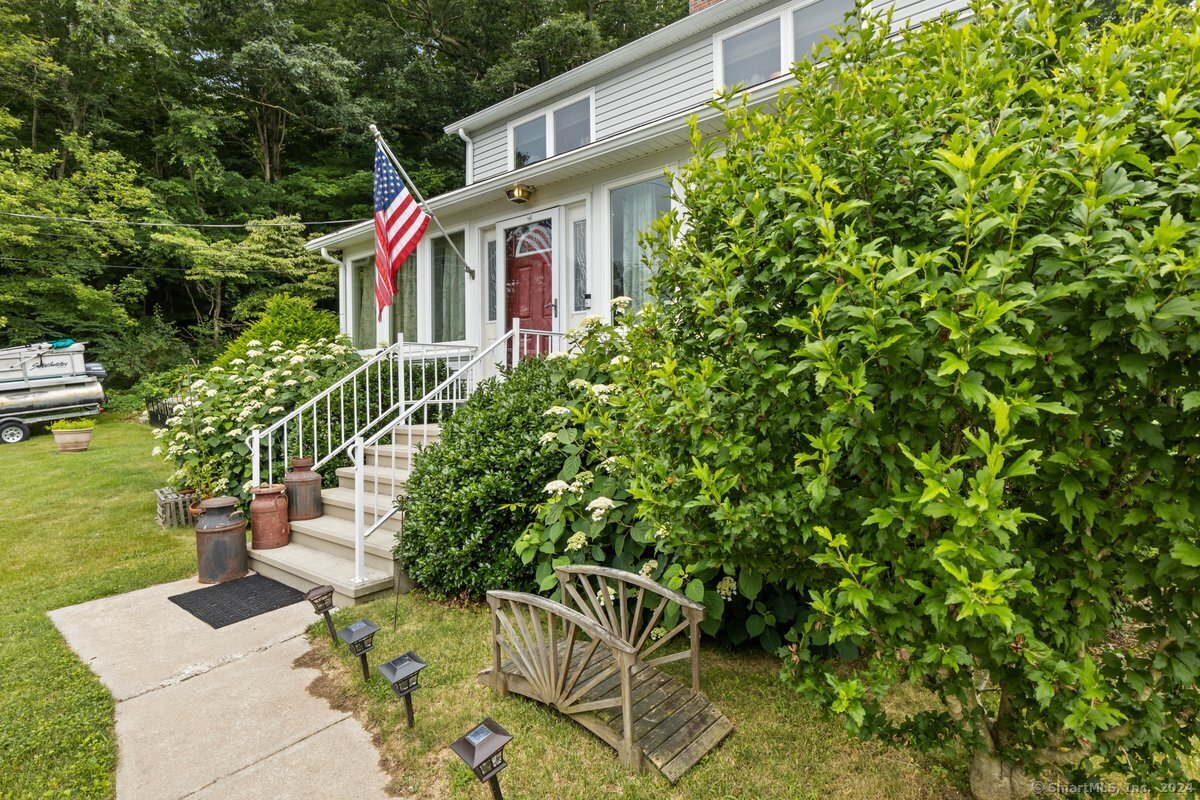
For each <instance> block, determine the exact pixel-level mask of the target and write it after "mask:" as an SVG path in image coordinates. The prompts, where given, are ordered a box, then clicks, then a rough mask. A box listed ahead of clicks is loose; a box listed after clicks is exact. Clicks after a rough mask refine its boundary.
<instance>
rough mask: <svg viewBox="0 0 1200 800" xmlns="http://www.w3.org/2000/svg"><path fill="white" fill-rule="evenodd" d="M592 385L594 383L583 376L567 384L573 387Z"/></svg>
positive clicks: (579, 387)
mask: <svg viewBox="0 0 1200 800" xmlns="http://www.w3.org/2000/svg"><path fill="white" fill-rule="evenodd" d="M591 385H592V384H591V382H590V381H587V380H584V379H583V378H575V379H574V380H572V381H571V382H570V383H568V384H567V386H570V387H571V388H572V389H585V388H587V387H589V386H591Z"/></svg>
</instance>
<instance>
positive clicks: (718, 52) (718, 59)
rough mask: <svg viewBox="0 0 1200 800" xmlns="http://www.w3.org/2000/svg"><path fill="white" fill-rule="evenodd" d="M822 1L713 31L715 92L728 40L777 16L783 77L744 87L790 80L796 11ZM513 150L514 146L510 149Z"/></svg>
mask: <svg viewBox="0 0 1200 800" xmlns="http://www.w3.org/2000/svg"><path fill="white" fill-rule="evenodd" d="M819 2H822V0H801V2H798V3H789V4H787V5H786V6H782V7H781V8H777V9H775V10H774V11H768V12H766V13H763V14H759V15H757V16H755V17H752V18H750V19H748V20H746V21H745V22H743V23H742V24H741V25H738V26H737V27H734V28H728V29H726V30H723V31H721V32H720V33H716V34H713V91H715V92H722V91H724V90H725V89H727V88H728V86H727V84H726V83H725V74H724V73H725V40H726V39H729V38H731V37H734V36H737V35H738V34H739V33H745V32H746V31H748V30H751V29H753V28H757V27H758V26H759V25H762V24H764V23H766V22H770V21H771V20H773V19H775V20H778V21H779V57H780V60H781V61H782V63H781V64H780V65H779V73H780V74H779V77H777V78H772V79H770V80H768V81H763V82H762V83H756V84H754V85H753V86H743V87H742V90H743V91H755V92H756V91H759V90H760V89H763V88H770V87H773V86H776V85H777V84H779V83H781V82H783V81H785V80H787V79H788V78H790V77H791V67H792V65H793V64H795V63H796V61H797V59H796V53H795V52H793V51H794V50H795V49H796V32H795V25H794V23H795V13H796V12H797V11H799V10H800V9H802V8H804V7H806V6H811V5H815V4H817V3H819ZM870 8H871V4H870V3H867V4H866V5H865V6H864V7H863V13H864V14H865V13H868V12H869V11H870ZM509 149H510V150H511V147H510V148H509Z"/></svg>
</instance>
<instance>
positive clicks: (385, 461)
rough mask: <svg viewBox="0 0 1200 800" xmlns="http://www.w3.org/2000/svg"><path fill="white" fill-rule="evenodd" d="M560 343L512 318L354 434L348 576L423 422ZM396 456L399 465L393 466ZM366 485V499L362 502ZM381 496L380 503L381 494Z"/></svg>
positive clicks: (358, 564) (389, 508)
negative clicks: (370, 428)
mask: <svg viewBox="0 0 1200 800" xmlns="http://www.w3.org/2000/svg"><path fill="white" fill-rule="evenodd" d="M561 349H563V334H562V333H559V332H556V331H537V330H522V329H521V321H520V320H519V319H514V320H513V322H512V329H511V330H509V331H508V333H506V334H504V336H502V337H500V338H499V339H498V340H496V341H495V342H493V343H492V344H490V345H488V346H487V347H486V348H484V349H483V350H482V351H480V352H479V353H478V355H475V356H474V357H473V358H471V359H470V360H469V361H467V362H466V363H465V364H463V365H462V366H461V367H460V368H459V369H458V370H457V371H455V372H454V373H453V374H452V375H449V376H448V377H446V378H445V379H444V380H442V381H441V382H440V383H438V384H437V385H436V386H434V387H433V388H432V389H431V390H430V391H429V392H427V393H425V394H424V395H423V396H421V398H420V399H419V400H416V401H415V402H412V403H403V404H402V405H401V407H400V408H399V409H397V413H396V415H395V417H393V418H392V420H391V421H390V422H389V423H388V424H386V425H383V426H381V427H379V428H378V429H377V431H376V432H374V433H364V434H360V435H359V436H357V437H355V439H354V446H353V447H352V448H351V454H350V458H351V461H353V463H354V533H355V541H354V579H355V581H356V582H359V583H361V582H362V580H363V573H364V570H365V558H366V555H365V549H364V543H365V541H366V538H367V537H368V536H370V535H371V534H373V533H375V531H377V530H379V528H380V527H381V526H382V525H383V524H384V523H385V522H386V521H387V520H389V519H391V518H392V517H393V516H394V515H395V514H396V512H397V510H398V509H397V508H396V504H395V499H396V497H397V496H398V495H399V488H398V487H399V484H400V483H401V480H402V478H407V476H408V473H409V470H410V469H411V466H412V458H413V456H414V455H415V454H416V452H417V448H419V447H422V446H424V445H427V444H428V443H429V441H430V439H431V438H432V437H431V435H430V433H431V431H430V428H429V425H430V424H431V423H437V422H440V421H441V420H443V419H445V418H446V417H448V416H450V414H452V413H453V412H454V411H455V410H456V409H457V408H458V407H459V406H460V405H462V404H463V403H464V402H466V400H467V398H468V397H470V396H471V394H472V393H473V392H474V391H475V388H476V387H477V386H478V385H479V383H480V382H481V381H483V380H484V379H485V378H488V377H492V376H494V375H497V374H499V373H500V369H501V368H502V367H505V366H512V365H514V364H516V363H518V362H519V361H520V360H521V358H522V357H526V356H529V355H549V354H550V353H552V352H554V351H556V350H561ZM401 460H403V462H404V465H405V466H404V468H401V467H400V466H399V464H400V462H401ZM368 489H369V490H370V492H371V495H372V499H373V501H372V503H371V504H370V505H369V506H368V505H367V503H366V496H367V492H368ZM384 498H386V500H387V502H384V503H383V504H382V505H381V500H383V499H384Z"/></svg>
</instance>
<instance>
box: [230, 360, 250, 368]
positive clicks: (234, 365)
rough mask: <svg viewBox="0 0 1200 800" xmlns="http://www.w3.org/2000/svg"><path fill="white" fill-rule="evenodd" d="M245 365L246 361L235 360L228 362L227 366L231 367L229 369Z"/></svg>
mask: <svg viewBox="0 0 1200 800" xmlns="http://www.w3.org/2000/svg"><path fill="white" fill-rule="evenodd" d="M245 363H246V359H244V358H235V359H234V360H233V361H230V362H229V366H231V367H240V366H241V365H242V364H245Z"/></svg>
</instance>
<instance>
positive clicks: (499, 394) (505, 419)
mask: <svg viewBox="0 0 1200 800" xmlns="http://www.w3.org/2000/svg"><path fill="white" fill-rule="evenodd" d="M562 383H563V378H562V376H561V375H560V374H559V372H558V371H557V370H556V369H555V367H554V364H553V362H548V361H545V360H541V359H530V360H527V361H523V362H521V364H520V365H518V366H517V367H515V368H513V369H512V370H510V371H508V372H506V373H505V375H504V377H503V379H502V380H501V379H496V378H492V379H489V380H486V381H484V382H483V383H481V384H480V385H479V387H478V388H477V389H476V390H475V392H474V393H473V394H472V395H471V397H470V398H469V399H468V400H467V402H466V403H464V404H463V405H462V407H461V408H459V409H458V410H457V411H456V412H455V413H454V415H453V416H451V417H450V418H449V419H447V420H444V421H443V422H442V423H441V424H442V431H441V437H440V441H438V442H436V443H435V444H432V445H430V446H429V447H427V448H425V449H424V450H423V451H422V452H421V455H420V457H419V458H418V459H417V461H416V464H415V466H414V468H413V471H412V474H411V475H410V476H409V479H408V482H407V484H406V485H405V497H404V500H403V509H404V532H403V535H402V536H397V545H396V554H397V556H398V557H399V558H400V559H402V560H403V562H404V564H405V567H406V569H407V570H408V572H409V574H410V575H411V576H412V577H413V579H414V580H415V581H416V582H417V583H419V584H421V585H422V586H424V587H425V588H426V589H428V590H429V591H430V592H431V593H433V594H434V595H435V596H438V597H454V596H459V595H465V596H468V597H480V596H482V595H483V594H484V592H486V591H487V590H489V589H520V590H526V589H530V588H532V577H533V568H532V567H529V566H526V565H527V564H528V561H526V562H524V563H522V561H521V559H519V558H518V557H517V555H516V553H514V552H513V543H514V542H515V541H516V540H517V537H518V536H520V535H521V532H522V531H523V530H524V528H525V524H526V521H527V515H528V508H529V506H530V505H531V504H532V503H533V502H536V499H537V498H538V497H540V494H541V491H542V488H543V487H544V486H545V485H546V483H547V482H548V481H550V480H551V479H553V478H554V476H555V474H556V473H557V472H558V466H559V464H560V462H559V461H558V459H556V458H554V457H553V456H552V455H551V454H547V453H543V452H542V451H541V445H540V444H539V442H538V436H539V435H540V434H541V431H542V430H543V428H544V426H545V412H546V409H547V408H549V407H550V406H551V405H553V403H554V401H555V398H556V397H557V395H558V392H559V389H560V388H561V384H562Z"/></svg>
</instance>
